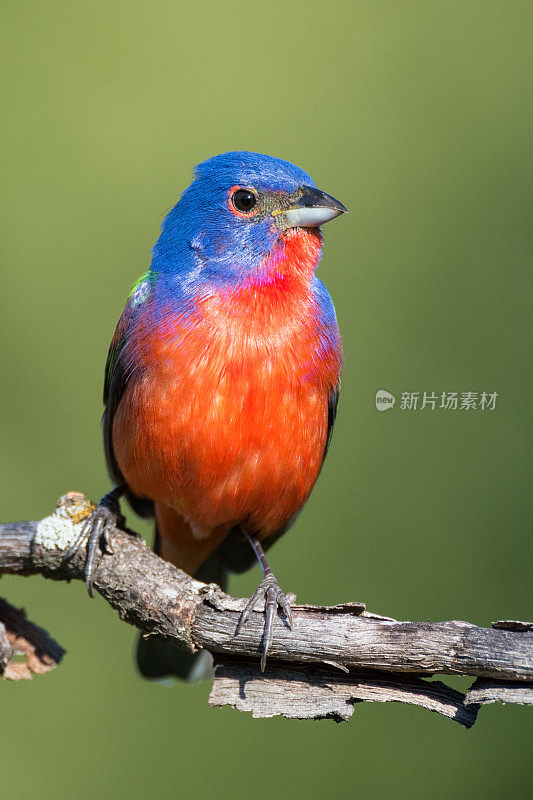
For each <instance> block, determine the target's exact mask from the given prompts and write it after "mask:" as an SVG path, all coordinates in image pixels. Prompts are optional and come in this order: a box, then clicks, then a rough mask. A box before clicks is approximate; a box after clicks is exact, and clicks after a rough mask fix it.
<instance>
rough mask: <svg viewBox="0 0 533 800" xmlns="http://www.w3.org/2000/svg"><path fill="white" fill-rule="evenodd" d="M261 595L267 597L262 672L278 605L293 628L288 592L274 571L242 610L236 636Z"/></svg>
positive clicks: (270, 642)
mask: <svg viewBox="0 0 533 800" xmlns="http://www.w3.org/2000/svg"><path fill="white" fill-rule="evenodd" d="M261 597H264V599H265V627H264V629H263V647H262V650H261V672H264V671H265V665H266V660H267V655H268V651H269V649H270V645H271V644H272V637H273V624H274V617H275V614H276V610H277V609H278V607H279V608H280V609H282V611H283V612H284V614H285V617H286V619H287V623H288V625H289V628H290V629H291V630H292V614H291V605H290V602H289V600H288V598H287V596H286V594H285V593H284V592H282V591H281V589H280V586H279V584H278V582H277V580H276V578H275V577H274V575H272V573H270V574H269V575H266V576H265V577H264V578H263V580H262V581H261V583H260V584H259V586H258V587H257V589H256V590H255V592H254V593H253V595H252V596H251V597H250V600H249V601H248V603H247V605H246V608H245V609H244V611H243V612H242V614H241V616H240V618H239V622H238V623H237V628H236V630H235V635H236V636H237V635H238V634H239V633H240V631H241V629H242V626H243V625H244V624H245V622H246V620H247V619H248V617H249V616H250V612H251V611H252V610H253V608H254V606H255V604H256V603H257V601H258V600H259V599H260V598H261Z"/></svg>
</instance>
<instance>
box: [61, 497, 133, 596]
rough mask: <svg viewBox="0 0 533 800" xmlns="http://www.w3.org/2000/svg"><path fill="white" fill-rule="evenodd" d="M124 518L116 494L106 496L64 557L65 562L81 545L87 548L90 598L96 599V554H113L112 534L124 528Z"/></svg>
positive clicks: (86, 578)
mask: <svg viewBox="0 0 533 800" xmlns="http://www.w3.org/2000/svg"><path fill="white" fill-rule="evenodd" d="M123 523H124V517H123V516H122V514H121V512H120V506H119V503H118V500H117V498H116V496H115V493H114V492H109V494H106V495H105V496H104V497H102V499H101V500H100V502H99V503H98V505H97V506H96V508H95V509H94V511H93V512H92V514H90V515H89V516H88V517H87V519H86V520H85V522H84V523H83V525H82V528H81V530H80V532H79V534H78V536H77V537H76V539H75V540H74V541H73V542H72V544H71V545H70V547H69V549H68V550H67V552H66V553H65V555H64V556H63V562H64V563H65V562H67V561H68V560H69V559H71V558H72V556H73V555H74V553H76V551H77V550H78V548H79V547H80V545H82V544H83V543H84V542H85V543H86V547H87V557H86V559H85V568H84V573H85V585H86V586H87V591H88V592H89V597H94V592H93V579H94V572H95V561H96V553H97V551H98V549H100V550H101V551H102V552H103V553H108V554H110V555H111V554H112V553H113V548H112V546H111V533H112V532H113V531H114V530H115V529H116V528H117V526H119V525H120V526H121V527H122V526H123Z"/></svg>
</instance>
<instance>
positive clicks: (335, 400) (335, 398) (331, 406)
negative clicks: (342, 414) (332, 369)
mask: <svg viewBox="0 0 533 800" xmlns="http://www.w3.org/2000/svg"><path fill="white" fill-rule="evenodd" d="M340 388H341V387H340V382H337V383H336V384H335V386H332V387H331V391H330V393H329V398H328V435H327V437H326V445H325V447H324V455H323V456H322V463H324V459H325V458H326V456H327V454H328V450H329V445H330V443H331V437H332V436H333V427H334V425H335V420H336V418H337V406H338V405H339V392H340Z"/></svg>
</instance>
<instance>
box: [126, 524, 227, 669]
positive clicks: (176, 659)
mask: <svg viewBox="0 0 533 800" xmlns="http://www.w3.org/2000/svg"><path fill="white" fill-rule="evenodd" d="M158 539H159V537H158V535H157V531H156V537H155V546H154V550H155V552H156V553H157V552H158V547H159V543H158ZM227 575H228V571H227V569H226V568H225V566H224V564H223V562H222V556H221V554H220V553H219V552H215V553H213V555H211V556H210V557H209V558H208V559H207V561H206V562H205V564H203V565H202V566H201V567H200V569H199V570H198V572H197V573H196V575H195V577H196V578H198V580H200V581H203V582H204V583H217V584H218V585H219V586H220V587H221V588H222V589H225V588H226V584H227ZM136 657H137V666H138V668H139V671H140V673H141V675H143V676H144V677H145V678H151V679H152V680H158V679H162V678H166V677H172V676H176V677H178V678H181V680H184V681H190V682H196V681H203V680H207V679H208V678H211V677H213V674H214V673H213V659H212V657H211V654H210V653H208V652H207V650H199V651H198V652H197V653H191V652H190V650H188V649H187V648H186V647H185V646H184V645H179V644H173V643H172V642H167V641H165V640H164V639H159V638H158V637H157V636H150V637H148V638H143V637H142V636H139V638H138V640H137V652H136Z"/></svg>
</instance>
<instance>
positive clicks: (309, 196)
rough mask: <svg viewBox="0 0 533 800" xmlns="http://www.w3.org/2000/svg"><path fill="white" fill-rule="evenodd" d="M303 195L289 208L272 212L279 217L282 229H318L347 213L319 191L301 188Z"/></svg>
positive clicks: (339, 204)
mask: <svg viewBox="0 0 533 800" xmlns="http://www.w3.org/2000/svg"><path fill="white" fill-rule="evenodd" d="M302 189H303V190H304V194H302V195H300V197H299V198H298V199H297V200H296V201H295V202H294V203H293V204H292V205H291V206H289V208H286V209H283V210H281V209H280V211H278V212H274V213H277V214H279V215H280V217H281V219H280V222H282V223H283V227H284V228H318V226H319V225H323V224H324V223H325V222H329V221H330V219H335V217H338V216H339V215H340V214H344V213H345V212H348V209H347V208H346V206H343V204H342V203H341V202H340V201H339V200H336V199H335V198H334V197H332V196H331V195H330V194H326V192H322V191H321V190H320V189H315V188H314V187H312V186H302Z"/></svg>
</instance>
